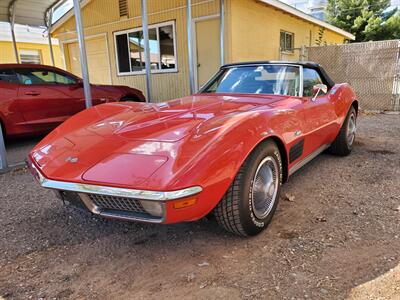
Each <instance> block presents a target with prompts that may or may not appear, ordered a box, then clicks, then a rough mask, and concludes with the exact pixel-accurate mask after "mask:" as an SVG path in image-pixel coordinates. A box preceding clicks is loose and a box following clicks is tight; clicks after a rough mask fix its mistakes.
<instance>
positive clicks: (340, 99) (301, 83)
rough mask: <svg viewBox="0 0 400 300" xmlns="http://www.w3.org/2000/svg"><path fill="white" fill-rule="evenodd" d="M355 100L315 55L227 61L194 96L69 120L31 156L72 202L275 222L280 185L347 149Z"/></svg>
mask: <svg viewBox="0 0 400 300" xmlns="http://www.w3.org/2000/svg"><path fill="white" fill-rule="evenodd" d="M357 110H358V102H357V100H356V97H355V94H354V92H353V91H352V89H351V88H350V87H349V85H348V84H345V83H344V84H335V83H333V82H332V80H331V79H330V78H329V77H328V76H327V74H326V73H325V72H324V70H323V69H322V68H321V67H320V66H319V65H318V64H315V63H311V62H301V63H300V62H299V63H294V62H252V63H239V64H230V65H225V66H223V67H221V69H220V70H219V72H218V73H217V74H216V75H215V76H214V77H213V78H212V79H211V80H210V81H209V82H208V83H207V84H206V85H205V86H204V87H203V88H202V89H201V90H200V92H199V93H198V94H195V95H192V96H189V97H185V98H182V99H177V100H172V101H169V102H166V103H154V104H144V103H143V104H142V103H110V104H104V105H99V106H96V107H93V108H91V109H89V110H86V111H84V112H81V113H79V114H77V115H76V116H74V117H72V118H70V119H69V120H67V121H66V122H65V123H64V124H62V125H61V126H59V127H58V128H57V129H56V130H54V131H53V132H52V133H50V134H49V135H48V136H47V137H46V138H45V139H44V140H43V141H42V142H41V143H40V144H38V145H37V146H36V147H35V148H34V149H33V150H32V152H31V153H30V155H29V167H30V169H31V172H32V173H33V174H34V176H35V177H36V178H37V179H38V180H39V182H40V184H41V185H42V186H43V187H45V188H50V189H54V190H56V191H57V194H58V196H59V197H60V198H61V199H62V200H63V201H64V202H69V203H71V204H73V205H76V206H80V207H82V208H84V209H86V210H89V211H91V212H92V213H94V214H98V215H100V216H104V217H108V218H116V219H121V220H131V221H143V222H151V223H164V224H169V223H176V222H183V221H194V220H198V219H200V218H202V217H204V216H206V215H208V214H209V213H210V212H213V213H214V214H215V216H216V219H217V221H218V222H219V224H220V225H222V226H223V227H224V228H226V229H227V230H229V231H231V232H233V233H236V234H239V235H243V236H250V235H255V234H257V233H259V232H261V231H262V230H263V229H264V228H266V227H267V225H268V224H269V222H270V221H271V218H272V216H273V214H274V212H275V209H276V206H277V204H278V200H279V192H280V189H281V184H282V183H283V182H285V181H287V180H288V178H289V176H290V175H291V174H293V173H294V172H296V171H297V170H298V169H300V168H301V167H302V166H304V165H305V164H306V163H307V162H309V161H310V160H312V159H313V158H314V157H316V156H317V155H318V154H319V153H321V152H322V151H324V150H325V149H329V150H330V152H332V153H334V154H337V155H347V154H349V153H350V152H351V150H352V147H353V144H354V138H355V133H356V118H357Z"/></svg>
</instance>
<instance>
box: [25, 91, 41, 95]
mask: <svg viewBox="0 0 400 300" xmlns="http://www.w3.org/2000/svg"><path fill="white" fill-rule="evenodd" d="M25 95H27V96H39V95H40V93H39V92H35V91H32V92H26V93H25Z"/></svg>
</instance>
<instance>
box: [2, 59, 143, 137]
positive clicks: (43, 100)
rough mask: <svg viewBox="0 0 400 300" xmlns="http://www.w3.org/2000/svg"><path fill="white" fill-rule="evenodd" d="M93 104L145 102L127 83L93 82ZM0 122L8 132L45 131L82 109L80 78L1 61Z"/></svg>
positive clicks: (139, 93) (46, 67)
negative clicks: (121, 84)
mask: <svg viewBox="0 0 400 300" xmlns="http://www.w3.org/2000/svg"><path fill="white" fill-rule="evenodd" d="M91 92H92V97H93V104H94V105H97V104H101V103H106V102H114V101H120V100H131V101H139V102H144V101H145V98H144V96H143V94H142V92H141V91H139V90H136V89H133V88H130V87H127V86H110V85H92V86H91ZM0 95H1V96H0V125H1V126H2V129H3V132H4V131H5V133H6V135H7V136H14V135H21V134H35V133H41V132H48V131H50V130H52V129H54V128H55V127H56V126H58V125H60V124H61V123H62V122H63V121H65V120H66V119H67V118H69V117H70V116H72V115H74V114H76V113H77V112H80V111H81V110H84V109H85V98H84V95H83V83H82V80H81V79H80V78H78V77H76V76H75V75H72V74H71V73H68V72H66V71H63V70H60V69H58V68H54V67H49V66H42V65H29V64H19V65H17V64H0Z"/></svg>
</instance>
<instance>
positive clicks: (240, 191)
mask: <svg viewBox="0 0 400 300" xmlns="http://www.w3.org/2000/svg"><path fill="white" fill-rule="evenodd" d="M281 183H282V161H281V156H280V153H279V149H278V147H277V145H276V144H275V143H274V142H273V141H272V140H269V141H266V142H264V143H262V144H261V145H259V146H258V147H257V148H256V149H255V150H254V151H253V152H252V153H251V155H250V156H249V157H248V158H247V159H246V161H245V162H244V164H243V165H242V166H241V168H240V170H239V172H238V173H237V175H236V177H235V179H234V180H233V182H232V184H231V185H230V187H229V189H228V191H227V192H226V194H225V195H224V197H223V198H222V199H221V201H220V202H219V203H218V205H217V207H216V208H215V210H214V213H215V217H216V219H217V222H218V223H219V224H220V225H221V226H222V227H224V228H225V229H226V230H228V231H230V232H232V233H235V234H238V235H241V236H252V235H256V234H258V233H260V232H261V231H262V230H264V229H265V228H266V227H267V226H268V224H269V223H270V222H271V219H272V217H273V215H274V213H275V210H276V206H277V205H278V200H279V194H280V187H281Z"/></svg>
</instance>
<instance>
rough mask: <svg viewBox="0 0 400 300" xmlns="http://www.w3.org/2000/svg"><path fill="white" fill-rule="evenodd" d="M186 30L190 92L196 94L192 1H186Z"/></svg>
mask: <svg viewBox="0 0 400 300" xmlns="http://www.w3.org/2000/svg"><path fill="white" fill-rule="evenodd" d="M186 30H187V39H188V61H189V91H190V94H193V92H194V66H193V63H194V62H193V41H192V0H186Z"/></svg>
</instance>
